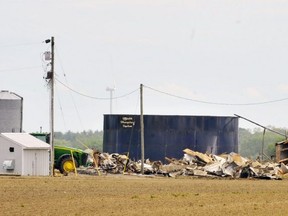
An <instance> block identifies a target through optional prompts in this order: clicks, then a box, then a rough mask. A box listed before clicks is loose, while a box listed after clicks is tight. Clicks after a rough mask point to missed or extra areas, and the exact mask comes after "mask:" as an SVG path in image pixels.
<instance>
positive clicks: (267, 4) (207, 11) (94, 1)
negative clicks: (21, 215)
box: [0, 0, 288, 132]
mask: <svg viewBox="0 0 288 216" xmlns="http://www.w3.org/2000/svg"><path fill="white" fill-rule="evenodd" d="M0 18H1V19H0V26H1V34H0V75H1V79H0V89H1V90H9V91H11V92H15V93H17V94H19V95H20V96H22V97H23V98H24V110H23V111H24V116H23V118H24V119H23V129H24V130H25V131H27V132H34V131H39V128H40V127H43V131H49V89H48V87H47V83H46V81H45V79H43V77H45V76H46V72H47V69H46V68H47V67H46V66H47V64H48V62H45V61H44V58H43V53H44V52H45V51H50V44H45V43H43V41H44V40H45V39H49V38H51V36H54V37H55V73H56V78H57V80H59V81H60V82H59V81H56V86H55V130H56V131H62V132H65V131H68V130H71V131H83V130H90V129H91V130H102V129H103V115H104V114H109V113H110V100H109V98H110V92H109V91H107V90H106V89H107V87H109V88H114V87H115V91H113V97H116V98H117V99H114V100H113V102H112V112H113V114H139V113H140V102H139V96H140V91H139V88H140V84H141V83H142V84H144V86H145V87H144V114H157V115H208V116H211V115H217V116H233V115H234V114H238V115H241V116H244V117H246V118H248V119H251V120H253V121H255V122H257V123H259V124H262V125H265V126H269V125H271V126H275V127H287V126H288V115H287V105H288V100H286V98H288V84H287V69H288V66H287V63H288V61H287V58H288V27H287V22H288V1H285V0H261V1H260V0H233V1H231V0H187V1H186V0H182V1H180V0H121V1H120V0H118V1H117V0H82V1H78V0H74V1H73V0H49V1H46V0H0ZM61 83H63V84H65V85H66V86H69V87H70V88H71V89H73V90H74V91H76V92H79V93H81V94H84V95H87V96H89V97H90V98H89V97H84V96H83V95H80V94H77V93H75V92H73V91H71V90H69V88H67V87H65V86H64V85H63V84H61ZM151 88H152V89H151ZM156 90H159V91H161V92H165V93H168V94H172V95H175V96H177V97H172V96H171V95H170V96H169V95H168V94H163V93H161V92H159V91H156ZM133 91H135V92H133ZM131 92H133V93H131ZM129 93H131V94H129ZM122 96H124V97H122ZM93 97H94V99H93ZM95 98H104V99H95ZM282 99H283V100H282ZM195 100H197V101H202V102H204V103H200V102H196V101H195ZM275 100H281V101H278V102H274V103H266V102H270V101H275ZM263 102H265V103H263ZM254 103H259V104H257V105H251V104H254ZM261 103H263V104H261ZM219 104H225V105H219ZM236 104H238V105H236ZM245 104H246V105H245ZM239 126H240V127H247V128H248V127H251V128H253V127H255V125H253V124H250V123H249V122H247V121H245V120H241V119H240V120H239Z"/></svg>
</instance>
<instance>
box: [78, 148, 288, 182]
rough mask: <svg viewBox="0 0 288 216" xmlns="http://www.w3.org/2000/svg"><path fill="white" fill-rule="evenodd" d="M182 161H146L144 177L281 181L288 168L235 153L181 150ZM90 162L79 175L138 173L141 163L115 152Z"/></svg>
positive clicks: (97, 153) (80, 170) (94, 158)
mask: <svg viewBox="0 0 288 216" xmlns="http://www.w3.org/2000/svg"><path fill="white" fill-rule="evenodd" d="M183 152H184V156H183V158H181V159H175V158H167V157H166V158H165V159H166V161H167V162H168V163H167V164H162V162H161V161H153V162H151V161H150V160H149V159H146V160H145V162H144V165H143V170H144V174H146V175H162V176H169V177H177V176H197V177H211V178H215V177H229V178H260V179H281V176H282V175H283V174H285V173H288V167H286V165H284V164H283V163H280V164H279V163H272V162H265V163H260V162H259V161H257V160H249V159H247V158H244V157H242V156H240V155H239V154H237V153H234V152H231V153H230V154H221V155H213V154H203V153H200V152H197V151H193V150H191V149H184V150H183ZM92 158H93V163H92V164H91V166H88V167H80V168H79V169H78V170H77V171H78V173H80V174H89V175H101V174H105V173H111V174H123V173H128V174H132V173H133V174H140V173H141V161H137V162H135V161H133V160H131V159H129V158H128V156H126V155H121V154H118V153H113V154H108V153H100V152H97V151H96V152H93V155H92Z"/></svg>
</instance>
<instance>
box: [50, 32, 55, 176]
mask: <svg viewBox="0 0 288 216" xmlns="http://www.w3.org/2000/svg"><path fill="white" fill-rule="evenodd" d="M54 77H55V76H54V37H51V78H50V85H51V86H50V87H51V98H50V99H51V101H50V147H51V154H50V155H51V175H52V176H54V174H55V173H54Z"/></svg>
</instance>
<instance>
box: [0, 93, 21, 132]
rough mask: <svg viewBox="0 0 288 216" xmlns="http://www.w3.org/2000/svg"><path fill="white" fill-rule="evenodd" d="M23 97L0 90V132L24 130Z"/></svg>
mask: <svg viewBox="0 0 288 216" xmlns="http://www.w3.org/2000/svg"><path fill="white" fill-rule="evenodd" d="M22 119H23V98H22V97H20V96H19V95H17V94H15V93H13V92H9V91H1V92H0V132H1V133H4V132H22Z"/></svg>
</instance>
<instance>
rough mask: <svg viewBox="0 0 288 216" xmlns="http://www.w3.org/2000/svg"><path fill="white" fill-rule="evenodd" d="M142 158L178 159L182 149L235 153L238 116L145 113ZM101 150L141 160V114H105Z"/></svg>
mask: <svg viewBox="0 0 288 216" xmlns="http://www.w3.org/2000/svg"><path fill="white" fill-rule="evenodd" d="M144 145H145V158H149V159H150V160H161V161H163V162H165V157H169V158H177V159H180V158H182V157H183V149H185V148H189V149H192V150H194V151H199V152H203V153H205V152H208V153H213V154H221V153H224V152H228V153H229V152H238V118H237V117H219V116H170V115H169V116H168V115H167V116H166V115H165V116H161V115H144ZM103 151H104V152H109V153H113V152H117V153H121V154H123V153H127V152H129V157H130V158H132V159H134V160H140V159H141V139H140V116H139V115H104V141H103Z"/></svg>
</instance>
